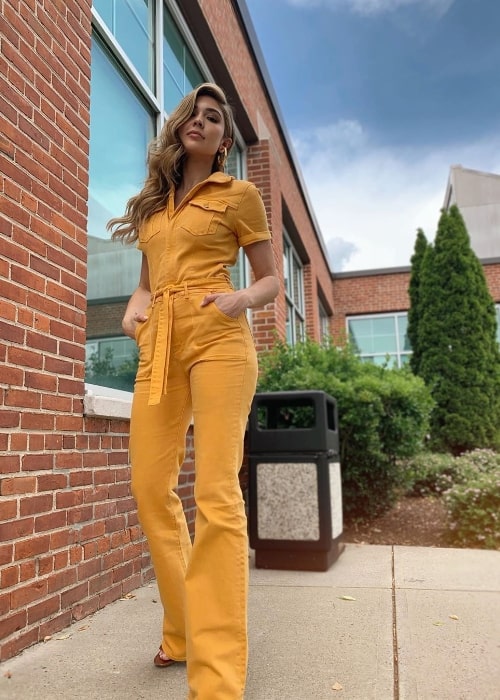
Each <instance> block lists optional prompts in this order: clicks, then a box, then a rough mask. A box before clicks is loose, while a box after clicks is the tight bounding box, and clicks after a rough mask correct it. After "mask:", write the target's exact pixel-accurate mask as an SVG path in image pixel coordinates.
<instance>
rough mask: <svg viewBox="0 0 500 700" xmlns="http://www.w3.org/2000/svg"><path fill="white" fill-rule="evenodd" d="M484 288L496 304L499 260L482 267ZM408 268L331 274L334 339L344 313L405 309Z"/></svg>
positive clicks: (342, 324) (341, 333) (341, 330)
mask: <svg viewBox="0 0 500 700" xmlns="http://www.w3.org/2000/svg"><path fill="white" fill-rule="evenodd" d="M483 269H484V273H485V277H486V282H487V284H488V289H489V290H490V294H491V296H492V297H493V300H494V301H495V303H497V304H498V303H500V263H491V264H485V265H484V266H483ZM409 282H410V269H409V268H408V269H406V270H399V271H398V270H393V271H391V270H387V271H386V272H383V273H380V272H378V273H377V272H370V271H369V270H368V271H366V272H364V273H353V274H352V275H349V273H343V274H340V275H333V284H332V288H333V299H334V306H333V308H334V313H333V323H332V333H333V336H334V338H338V339H342V338H343V337H344V336H345V319H346V316H357V315H362V314H380V313H385V312H391V311H407V310H408V308H409V305H410V299H409V296H408V285H409Z"/></svg>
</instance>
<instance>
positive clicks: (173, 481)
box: [130, 359, 191, 661]
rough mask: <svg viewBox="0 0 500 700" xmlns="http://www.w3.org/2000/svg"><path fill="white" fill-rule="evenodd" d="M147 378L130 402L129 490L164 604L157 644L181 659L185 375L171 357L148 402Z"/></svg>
mask: <svg viewBox="0 0 500 700" xmlns="http://www.w3.org/2000/svg"><path fill="white" fill-rule="evenodd" d="M149 392H150V382H148V381H137V382H136V385H135V390H134V399H133V403H132V416H131V429H130V457H131V463H132V494H133V496H134V498H135V500H136V503H137V509H138V516H139V522H140V524H141V527H142V529H143V531H144V534H145V535H146V538H147V541H148V545H149V550H150V553H151V558H152V561H153V566H154V570H155V575H156V579H157V583H158V588H159V592H160V597H161V601H162V604H163V610H164V615H163V634H162V648H163V650H164V651H165V653H166V654H167V655H168V656H169V657H170V658H172V659H175V660H178V661H184V660H185V659H186V628H185V607H186V599H185V585H184V581H185V573H186V569H187V566H188V562H189V559H190V556H191V539H190V536H189V531H188V528H187V524H186V518H185V516H184V511H183V508H182V503H181V501H180V499H179V496H178V495H177V493H176V491H175V488H176V486H177V482H178V476H179V471H180V468H181V466H182V463H183V461H184V455H185V440H186V432H187V429H188V426H189V424H190V421H191V400H190V390H189V382H188V377H187V375H186V374H185V373H184V371H183V370H182V368H181V366H180V365H179V363H177V362H176V360H175V359H172V361H171V363H170V370H169V393H168V396H164V397H163V398H162V399H161V401H160V403H159V404H158V405H156V406H148V399H149Z"/></svg>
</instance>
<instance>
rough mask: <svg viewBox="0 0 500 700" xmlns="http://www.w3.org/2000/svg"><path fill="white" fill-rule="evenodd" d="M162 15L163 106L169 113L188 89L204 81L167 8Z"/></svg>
mask: <svg viewBox="0 0 500 700" xmlns="http://www.w3.org/2000/svg"><path fill="white" fill-rule="evenodd" d="M163 17H164V20H163V85H164V96H165V99H164V107H165V111H166V112H167V113H170V112H172V111H173V110H174V109H175V107H176V106H177V105H178V104H179V102H180V100H181V99H182V98H183V97H184V96H185V95H187V93H188V92H189V91H190V90H192V89H193V88H195V87H196V86H197V85H199V84H200V83H203V82H205V81H204V79H203V75H202V73H201V71H200V69H199V68H198V66H197V65H196V61H195V60H194V58H193V55H192V53H191V51H190V50H189V48H188V46H187V44H186V42H185V41H184V38H183V37H182V35H181V33H180V32H179V30H178V29H177V26H176V25H175V23H174V20H173V17H172V15H171V14H170V12H169V11H168V10H167V8H165V10H164V16H163Z"/></svg>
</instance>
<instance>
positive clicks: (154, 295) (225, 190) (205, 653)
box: [130, 173, 270, 700]
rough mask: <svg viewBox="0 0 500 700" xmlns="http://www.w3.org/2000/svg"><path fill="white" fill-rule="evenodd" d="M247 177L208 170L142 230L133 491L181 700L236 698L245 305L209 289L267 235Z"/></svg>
mask: <svg viewBox="0 0 500 700" xmlns="http://www.w3.org/2000/svg"><path fill="white" fill-rule="evenodd" d="M269 238H270V233H269V230H268V226H267V219H266V213H265V209H264V205H263V202H262V199H261V197H260V195H259V193H258V191H257V189H256V188H255V186H254V185H252V184H251V183H249V182H245V181H242V180H235V179H234V178H232V177H230V176H228V175H225V174H223V173H214V174H212V175H211V176H210V177H209V178H208V179H207V180H205V181H204V182H202V183H200V184H198V185H197V186H195V187H194V188H193V189H192V190H191V191H190V192H189V194H188V195H187V196H186V197H185V198H184V200H183V201H182V202H181V203H180V204H179V206H178V207H177V208H176V209H175V208H174V193H173V192H172V193H171V194H170V196H169V198H168V203H167V206H166V208H165V209H164V210H162V211H161V212H158V213H156V214H154V215H153V216H152V217H151V218H150V219H148V221H147V222H146V224H145V225H144V226H143V227H142V229H141V230H140V232H139V243H138V247H139V249H140V250H142V252H143V253H144V254H145V255H146V256H147V260H148V268H149V278H150V288H151V303H150V306H149V307H148V309H147V310H146V312H145V313H146V315H147V316H148V320H147V321H145V322H144V323H142V324H139V326H138V328H137V331H136V340H137V344H138V346H139V367H138V371H137V377H136V383H135V389H134V398H133V405H132V418H131V435H130V456H131V463H132V492H133V495H134V497H135V499H136V502H137V507H138V513H139V520H140V522H141V525H142V528H143V530H144V533H145V535H146V537H147V540H148V544H149V548H150V551H151V556H152V560H153V565H154V568H155V573H156V577H157V581H158V586H159V590H160V595H161V600H162V603H163V608H164V618H163V637H162V648H163V650H164V652H165V653H166V654H167V655H168V656H169V657H171V658H173V659H176V660H187V675H188V684H189V700H240V699H241V698H243V694H244V687H245V681H246V669H247V654H248V652H247V612H246V611H247V596H248V545H247V526H246V518H245V511H244V503H243V498H242V494H241V489H240V487H239V481H238V472H239V469H240V467H241V462H242V456H243V454H242V452H243V439H244V432H245V427H246V421H247V418H248V413H249V410H250V405H251V401H252V398H253V395H254V392H255V385H256V380H257V357H256V352H255V346H254V343H253V339H252V336H251V333H250V330H249V327H248V323H247V319H246V315H245V314H244V313H242V314H241V315H240V316H239V317H238V318H232V317H230V316H227V315H226V314H224V313H223V312H221V311H220V310H219V309H218V308H217V306H216V305H215V303H213V302H212V303H210V304H209V305H207V306H204V307H201V306H200V304H201V301H202V299H203V297H204V296H205V295H206V294H209V293H210V292H216V291H217V292H218V291H221V292H229V291H232V287H231V283H230V278H229V273H228V270H227V268H228V266H231V265H233V264H234V263H235V261H236V259H237V255H238V250H239V247H240V246H246V245H250V244H252V243H255V242H257V241H262V240H268V239H269ZM191 418H193V426H194V450H195V500H196V505H197V514H196V521H195V536H194V543H193V546H191V541H190V537H189V533H188V529H187V525H186V520H185V517H184V513H183V509H182V504H181V502H180V499H179V497H178V496H177V493H176V491H175V489H176V486H177V480H178V474H179V470H180V467H181V466H182V463H183V461H184V451H185V436H186V431H187V429H188V427H189V424H190V421H191Z"/></svg>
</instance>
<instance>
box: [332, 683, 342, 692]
mask: <svg viewBox="0 0 500 700" xmlns="http://www.w3.org/2000/svg"><path fill="white" fill-rule="evenodd" d="M332 690H344V689H343V688H342V686H341V685H340V683H339V682H338V681H337V683H334V684H333V685H332Z"/></svg>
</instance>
